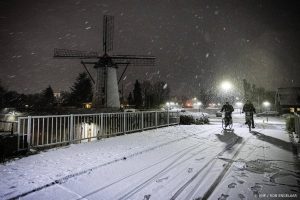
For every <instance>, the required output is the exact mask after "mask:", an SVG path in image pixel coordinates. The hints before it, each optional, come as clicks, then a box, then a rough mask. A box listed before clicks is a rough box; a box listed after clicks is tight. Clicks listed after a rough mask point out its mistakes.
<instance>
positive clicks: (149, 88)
mask: <svg viewBox="0 0 300 200" xmlns="http://www.w3.org/2000/svg"><path fill="white" fill-rule="evenodd" d="M169 94H170V89H169V87H168V86H167V84H166V83H165V82H156V83H153V84H152V83H151V82H150V81H144V82H142V83H140V82H139V81H138V80H136V82H135V84H134V89H133V91H132V92H130V93H129V96H128V98H127V103H128V104H129V105H132V106H135V107H136V108H158V107H159V106H160V105H161V104H163V103H164V102H165V101H167V100H168V99H169ZM92 98H93V85H92V82H91V80H90V78H89V77H88V75H87V74H86V73H85V72H84V73H80V74H79V75H78V77H77V78H76V80H75V82H74V83H73V85H72V86H71V87H70V91H69V92H62V93H61V95H60V97H59V98H56V97H55V96H54V92H53V89H52V87H51V86H50V85H49V86H48V87H47V88H45V89H44V90H42V91H41V92H39V93H35V94H19V93H17V92H15V91H10V90H7V89H6V88H5V87H3V85H2V84H1V82H0V108H7V107H13V108H16V109H17V110H19V111H32V112H48V113H56V111H58V110H59V109H61V107H70V106H72V107H76V108H82V106H83V105H82V104H83V103H87V102H91V101H92Z"/></svg>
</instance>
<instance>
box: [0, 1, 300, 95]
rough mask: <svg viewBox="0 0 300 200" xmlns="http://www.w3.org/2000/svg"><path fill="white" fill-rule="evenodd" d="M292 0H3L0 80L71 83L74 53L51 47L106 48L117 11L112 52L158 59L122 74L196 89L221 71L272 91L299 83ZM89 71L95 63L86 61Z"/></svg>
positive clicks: (21, 88) (129, 80) (179, 89)
mask: <svg viewBox="0 0 300 200" xmlns="http://www.w3.org/2000/svg"><path fill="white" fill-rule="evenodd" d="M297 2H298V1H297V0H286V1H282V0H280V1H279V0H248V1H241V0H234V1H233V0H226V1H225V0H224V1H213V0H182V1H179V0H172V1H171V0H170V1H167V0H165V1H164V0H126V1H125V0H109V1H101V0H74V1H72V0H51V1H49V0H26V1H24V0H23V1H21V0H9V1H8V0H5V1H3V0H0V6H1V9H0V52H1V54H0V80H1V82H2V84H3V85H5V86H6V87H7V88H8V89H11V90H17V91H18V92H24V93H33V92H39V91H41V90H43V89H44V88H46V87H47V86H48V85H51V86H52V87H53V89H54V90H55V91H60V90H68V89H69V87H70V86H71V85H72V83H73V82H74V80H75V78H76V76H77V75H78V73H80V72H82V71H84V69H83V67H82V66H81V64H80V61H79V60H62V59H54V58H53V49H54V48H67V49H77V50H92V51H100V52H101V51H102V18H103V15H104V14H108V15H114V16H115V33H114V51H113V52H112V53H111V54H138V55H139V54H142V55H145V54H146V55H147V54H148V55H154V56H156V57H157V65H156V66H155V67H130V68H129V69H128V71H127V73H126V77H125V78H124V79H125V80H124V81H123V84H124V87H125V88H126V89H127V90H129V89H130V90H131V89H132V87H133V83H134V80H135V79H139V80H146V79H147V80H151V81H156V80H162V81H166V82H167V83H168V85H169V86H170V88H171V91H172V94H177V95H187V96H188V95H193V94H194V93H195V92H197V91H198V90H199V88H201V87H207V88H216V87H217V85H218V84H219V82H220V81H222V80H224V79H229V80H232V81H234V82H235V83H236V86H239V85H240V83H241V80H242V79H243V78H246V79H248V80H249V81H251V82H253V83H255V84H256V85H257V86H264V87H265V88H267V89H276V88H278V87H286V86H300V78H299V77H300V56H299V55H300V54H299V53H300V45H299V44H300V42H299V35H300V31H299V30H300V29H299V25H300V22H299V19H300V16H299V13H300V12H299V10H298V7H299V6H298V5H299V3H297ZM90 70H91V71H94V69H92V68H90Z"/></svg>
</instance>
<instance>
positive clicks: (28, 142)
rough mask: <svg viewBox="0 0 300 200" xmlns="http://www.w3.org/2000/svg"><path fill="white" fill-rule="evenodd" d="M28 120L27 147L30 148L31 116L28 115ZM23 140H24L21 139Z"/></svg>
mask: <svg viewBox="0 0 300 200" xmlns="http://www.w3.org/2000/svg"><path fill="white" fill-rule="evenodd" d="M27 119H28V121H27V145H28V146H27V148H28V149H29V148H30V144H31V142H30V141H31V119H32V117H31V116H28V118H27ZM23 142H24V141H23Z"/></svg>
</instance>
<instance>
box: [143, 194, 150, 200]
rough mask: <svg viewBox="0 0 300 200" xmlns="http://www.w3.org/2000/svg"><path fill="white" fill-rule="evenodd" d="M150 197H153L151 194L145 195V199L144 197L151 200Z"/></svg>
mask: <svg viewBox="0 0 300 200" xmlns="http://www.w3.org/2000/svg"><path fill="white" fill-rule="evenodd" d="M150 197H151V194H147V195H145V196H144V199H143V200H149V199H150Z"/></svg>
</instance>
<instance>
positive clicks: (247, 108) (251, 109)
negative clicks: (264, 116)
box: [243, 103, 256, 113]
mask: <svg viewBox="0 0 300 200" xmlns="http://www.w3.org/2000/svg"><path fill="white" fill-rule="evenodd" d="M243 112H251V113H256V110H255V108H254V106H253V104H252V103H246V104H245V105H244V106H243Z"/></svg>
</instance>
